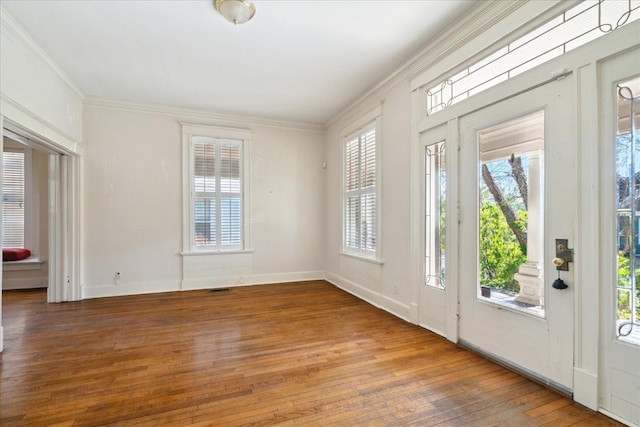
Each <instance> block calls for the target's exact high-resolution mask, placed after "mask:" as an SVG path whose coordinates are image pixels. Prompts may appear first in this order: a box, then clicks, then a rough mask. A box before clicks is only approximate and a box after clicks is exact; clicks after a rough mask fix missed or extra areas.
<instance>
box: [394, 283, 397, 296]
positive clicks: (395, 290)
mask: <svg viewBox="0 0 640 427" xmlns="http://www.w3.org/2000/svg"><path fill="white" fill-rule="evenodd" d="M393 294H394V295H398V285H393Z"/></svg>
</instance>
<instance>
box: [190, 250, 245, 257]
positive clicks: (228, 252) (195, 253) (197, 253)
mask: <svg viewBox="0 0 640 427" xmlns="http://www.w3.org/2000/svg"><path fill="white" fill-rule="evenodd" d="M252 253H253V249H244V250H237V251H221V252H217V251H193V252H180V255H182V256H201V255H237V254H252Z"/></svg>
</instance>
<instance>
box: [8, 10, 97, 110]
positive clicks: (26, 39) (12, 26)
mask: <svg viewBox="0 0 640 427" xmlns="http://www.w3.org/2000/svg"><path fill="white" fill-rule="evenodd" d="M0 29H1V30H2V33H3V34H5V35H7V36H8V37H10V38H11V39H13V40H15V41H17V42H19V43H22V44H23V46H25V47H26V48H27V49H28V50H29V51H31V53H33V55H34V56H35V57H37V58H39V59H41V60H42V61H44V62H45V63H46V64H47V66H48V67H49V68H50V69H51V70H52V71H53V72H54V73H55V74H56V75H57V76H58V77H59V78H60V80H62V81H63V82H64V84H65V85H66V86H67V87H68V88H69V89H71V91H72V92H73V93H74V94H76V95H77V96H78V97H79V98H80V99H81V100H83V99H84V97H85V95H84V93H83V92H82V90H80V88H79V87H78V86H76V84H75V83H74V82H73V80H71V78H69V76H68V75H67V74H66V73H65V72H64V71H62V69H61V68H60V67H59V66H58V64H56V63H55V62H54V61H53V59H51V57H50V56H49V55H48V54H47V53H46V52H45V51H44V50H43V49H42V48H41V47H40V46H39V45H38V44H37V43H36V42H35V40H33V38H32V37H31V36H30V35H29V33H27V32H26V31H25V30H24V28H22V27H21V26H20V24H18V22H17V21H16V20H15V18H14V17H13V16H11V14H10V13H9V12H8V11H7V10H6V9H5V8H4V7H2V6H0Z"/></svg>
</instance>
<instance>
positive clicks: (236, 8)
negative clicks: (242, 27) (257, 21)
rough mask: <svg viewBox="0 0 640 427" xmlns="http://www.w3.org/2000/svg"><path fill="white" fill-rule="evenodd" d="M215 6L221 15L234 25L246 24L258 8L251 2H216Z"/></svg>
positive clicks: (219, 0) (240, 0)
mask: <svg viewBox="0 0 640 427" xmlns="http://www.w3.org/2000/svg"><path fill="white" fill-rule="evenodd" d="M215 5H216V10H217V11H218V12H220V15H222V16H224V19H226V20H227V21H229V22H231V23H233V24H244V23H245V22H247V21H248V20H250V19H251V18H253V15H254V14H255V13H256V7H255V6H254V5H253V2H251V1H249V0H215Z"/></svg>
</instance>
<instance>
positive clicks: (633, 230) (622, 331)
mask: <svg viewBox="0 0 640 427" xmlns="http://www.w3.org/2000/svg"><path fill="white" fill-rule="evenodd" d="M617 92H618V99H617V110H618V111H617V132H616V134H617V135H616V232H617V239H616V240H617V248H616V252H617V257H616V259H617V280H616V292H615V295H616V300H615V312H616V328H617V336H618V338H619V339H621V340H625V341H627V342H630V343H633V344H636V345H640V294H639V289H638V279H639V277H638V276H639V275H640V260H639V259H638V256H640V246H639V245H640V240H639V239H638V230H639V229H640V138H639V137H638V132H637V128H638V123H639V122H640V120H639V117H640V114H639V112H638V111H637V110H638V94H639V93H640V78H635V79H633V80H630V81H627V82H623V83H620V84H619V85H618V86H617Z"/></svg>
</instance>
